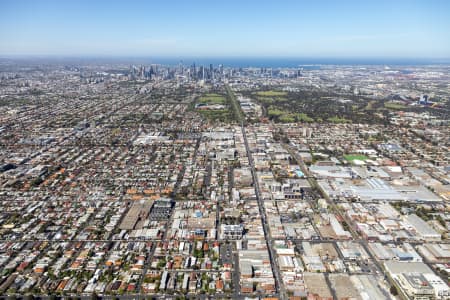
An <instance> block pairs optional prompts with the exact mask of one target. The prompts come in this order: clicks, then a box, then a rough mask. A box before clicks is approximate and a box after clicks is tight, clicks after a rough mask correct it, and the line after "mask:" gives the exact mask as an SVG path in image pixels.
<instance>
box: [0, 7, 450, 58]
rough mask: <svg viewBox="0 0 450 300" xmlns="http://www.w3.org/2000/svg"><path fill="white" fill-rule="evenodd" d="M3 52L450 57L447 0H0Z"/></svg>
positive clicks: (87, 54) (22, 53) (86, 54)
mask: <svg viewBox="0 0 450 300" xmlns="http://www.w3.org/2000/svg"><path fill="white" fill-rule="evenodd" d="M0 7H1V10H0V25H1V28H3V29H2V30H0V40H2V43H1V45H0V55H1V56H33V55H38V56H39V55H41V56H46V55H48V56H106V57H107V56H160V57H178V56H183V57H195V56H197V57H220V56H222V57H315V58H317V57H319V58H324V57H327V58H329V57H336V58H350V57H351V58H365V57H372V58H373V57H379V58H433V59H436V58H448V57H449V56H450V42H449V39H448V38H447V32H446V28H448V27H449V26H450V21H449V20H450V18H449V12H450V9H449V8H450V4H449V3H448V2H447V1H427V2H425V1H396V2H395V3H390V2H389V1H381V2H380V1H377V2H376V3H375V2H373V3H360V2H359V1H345V2H333V1H319V2H318V3H317V2H315V3H304V2H300V3H297V2H293V1H292V2H291V1H289V2H285V3H283V5H279V4H278V3H274V2H265V1H264V2H254V1H246V2H245V3H237V2H227V3H226V4H214V5H211V4H210V3H207V2H205V1H196V2H195V3H183V2H180V1H171V2H169V3H164V4H163V3H159V2H143V1H134V2H133V3H132V4H129V3H121V2H115V1H113V2H105V1H98V2H96V3H89V2H87V1H77V2H64V3H60V2H57V1H40V2H39V3H37V2H36V3H35V2H32V1H4V2H2V4H0Z"/></svg>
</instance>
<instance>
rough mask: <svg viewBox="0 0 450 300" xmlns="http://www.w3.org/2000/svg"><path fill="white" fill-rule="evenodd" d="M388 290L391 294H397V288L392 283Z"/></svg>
mask: <svg viewBox="0 0 450 300" xmlns="http://www.w3.org/2000/svg"><path fill="white" fill-rule="evenodd" d="M389 292H391V295H392V296H397V295H398V291H397V288H396V287H395V286H394V285H393V286H391V288H390V289H389Z"/></svg>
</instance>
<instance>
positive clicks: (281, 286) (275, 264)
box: [241, 122, 287, 299]
mask: <svg viewBox="0 0 450 300" xmlns="http://www.w3.org/2000/svg"><path fill="white" fill-rule="evenodd" d="M241 130H242V135H243V137H244V144H245V150H246V152H247V157H248V162H249V164H250V168H251V173H252V177H253V183H254V186H255V193H256V201H257V202H258V208H259V214H260V216H261V221H262V227H263V231H264V237H265V239H266V243H267V249H268V252H269V257H270V261H271V265H272V273H273V275H274V277H275V289H276V291H277V292H278V293H279V295H280V298H281V299H287V294H286V290H285V288H284V284H283V281H282V277H281V274H280V269H279V267H278V262H277V259H276V254H275V251H274V250H273V240H272V237H271V235H270V232H269V229H268V226H267V221H266V219H267V214H266V210H265V207H264V203H263V199H261V192H260V189H259V182H258V178H257V176H256V169H255V164H254V162H253V156H252V153H251V151H250V147H249V146H248V141H247V134H246V132H245V126H244V123H243V122H241Z"/></svg>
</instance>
